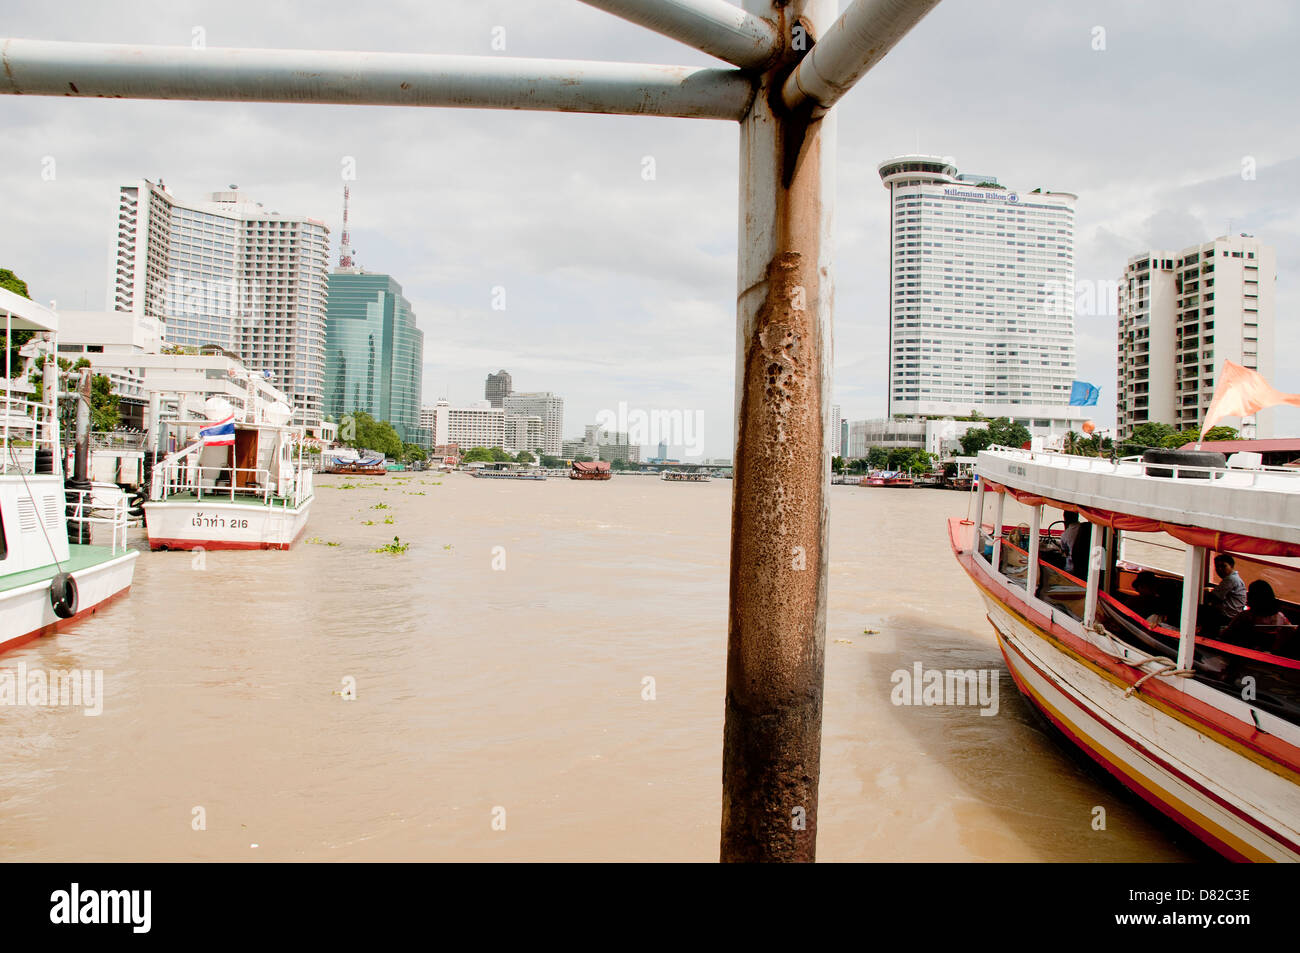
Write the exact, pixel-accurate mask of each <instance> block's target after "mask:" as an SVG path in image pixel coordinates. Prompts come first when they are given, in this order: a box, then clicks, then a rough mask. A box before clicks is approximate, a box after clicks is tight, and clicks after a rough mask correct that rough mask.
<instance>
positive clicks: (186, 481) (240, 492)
mask: <svg viewBox="0 0 1300 953" xmlns="http://www.w3.org/2000/svg"><path fill="white" fill-rule="evenodd" d="M304 472H306V471H304ZM241 474H243V475H244V478H243V480H242V481H241V479H240V475H241ZM223 477H224V481H223ZM161 479H162V484H161V495H160V496H159V499H160V500H165V499H167V497H169V496H174V495H177V494H180V493H193V494H194V495H195V496H197V497H198V498H199V499H200V500H202V499H208V498H213V499H220V498H222V497H225V498H227V499H229V500H230V502H232V503H233V502H235V500H236V499H237V498H238V499H248V498H255V499H260V500H261V501H262V502H263V503H269V502H270V501H271V496H272V491H273V489H274V487H273V485H272V482H271V473H270V471H269V470H262V469H256V468H250V467H229V466H215V467H205V466H200V465H199V464H198V459H197V454H186V455H181V456H177V457H176V458H174V459H171V460H169V461H167V463H166V464H165V465H164V466H163V467H162V478H161ZM299 482H301V481H299Z"/></svg>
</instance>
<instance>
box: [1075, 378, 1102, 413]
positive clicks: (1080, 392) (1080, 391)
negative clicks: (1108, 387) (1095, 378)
mask: <svg viewBox="0 0 1300 953" xmlns="http://www.w3.org/2000/svg"><path fill="white" fill-rule="evenodd" d="M1100 394H1101V388H1100V387H1098V386H1097V385H1096V384H1089V383H1088V382H1087V381H1075V382H1074V383H1073V384H1071V385H1070V406H1071V407H1096V406H1097V398H1098V396H1100Z"/></svg>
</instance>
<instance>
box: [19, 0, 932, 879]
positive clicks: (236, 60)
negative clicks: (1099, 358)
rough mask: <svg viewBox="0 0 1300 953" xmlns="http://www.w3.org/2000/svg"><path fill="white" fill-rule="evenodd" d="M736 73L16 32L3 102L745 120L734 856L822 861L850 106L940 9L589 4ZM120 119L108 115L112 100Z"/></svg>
mask: <svg viewBox="0 0 1300 953" xmlns="http://www.w3.org/2000/svg"><path fill="white" fill-rule="evenodd" d="M583 2H585V3H587V4H589V5H590V6H593V7H597V8H599V9H601V10H605V11H607V12H609V13H611V14H614V15H617V16H619V17H622V18H624V19H626V20H629V21H631V22H633V23H636V24H639V25H641V26H643V27H646V28H648V29H651V30H654V31H656V32H658V33H661V34H663V35H665V36H668V37H671V38H673V39H676V40H679V41H681V42H682V43H685V44H687V45H689V46H692V47H695V48H696V49H699V50H703V51H704V52H706V53H708V54H710V55H712V56H714V57H717V58H718V59H720V60H722V61H723V62H724V63H725V64H727V65H726V66H725V67H721V68H693V67H678V66H661V65H648V64H639V63H609V62H595V61H575V60H547V59H519V58H506V57H474V56H446V55H423V54H399V53H372V52H344V51H320V50H283V49H280V50H256V49H219V48H204V49H194V48H191V47H159V46H135V45H130V44H125V45H113V44H101V43H77V42H55V41H45V40H33V39H16V38H15V39H0V59H2V60H3V66H4V69H3V71H0V93H5V94H10V95H24V96H81V97H95V98H105V99H121V98H129V99H163V100H222V101H243V102H280V103H284V102H295V103H335V104H354V105H355V104H363V105H365V104H368V105H377V106H445V107H462V108H480V109H527V110H549V111H559V112H583V113H607V114H623V115H646V116H672V117H684V118H694V119H713V120H726V121H731V122H735V123H737V124H738V126H739V132H740V136H739V185H740V208H739V212H740V214H739V219H740V221H739V259H738V268H737V272H738V274H737V278H738V281H737V298H736V379H735V386H736V402H735V406H736V419H735V437H736V448H735V455H734V457H733V460H734V484H733V488H732V493H733V501H732V528H731V570H730V571H731V577H730V597H729V598H730V605H729V622H728V639H727V689H726V700H725V706H726V707H725V711H726V720H725V728H724V739H723V761H722V795H723V798H722V834H721V858H722V859H723V860H724V861H811V860H813V859H815V856H816V843H817V793H818V779H819V774H820V758H821V722H822V684H823V668H824V659H825V622H826V580H827V526H828V521H827V508H826V495H827V492H828V490H827V487H828V485H829V480H830V448H831V445H832V435H831V433H830V427H831V366H832V316H831V310H832V278H833V274H832V256H831V244H830V236H831V226H832V213H833V209H834V165H835V111H834V108H833V107H834V106H835V104H836V103H837V102H838V101H839V99H840V98H841V97H842V96H843V95H844V94H845V93H846V92H848V90H849V89H851V88H852V87H853V85H854V84H855V83H856V82H857V81H858V80H859V79H860V78H861V77H862V76H863V75H864V74H866V72H867V71H868V70H870V69H871V67H872V66H874V65H875V64H876V63H877V62H879V61H880V59H881V58H882V57H884V56H885V54H887V53H888V52H889V51H890V50H891V49H892V48H893V47H894V46H895V44H897V43H898V41H899V40H900V39H902V38H903V36H904V35H906V34H907V33H908V32H909V31H910V30H911V29H912V27H913V26H915V25H916V23H917V22H918V21H920V20H921V19H922V18H923V17H924V16H925V15H926V14H927V13H929V11H930V10H931V9H932V8H933V7H934V6H935V5H936V4H937V3H938V0H852V2H851V3H849V4H848V5H847V7H846V9H845V10H844V11H843V13H841V14H839V16H838V17H837V16H836V10H837V4H836V2H835V0H744V3H743V6H737V5H735V4H732V3H729V2H727V0H583ZM105 108H112V107H111V106H109V105H106V106H105Z"/></svg>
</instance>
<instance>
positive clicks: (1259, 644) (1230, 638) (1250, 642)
mask: <svg viewBox="0 0 1300 953" xmlns="http://www.w3.org/2000/svg"><path fill="white" fill-rule="evenodd" d="M1295 633H1296V627H1295V624H1294V623H1293V622H1292V621H1291V620H1290V619H1289V618H1288V617H1287V615H1286V613H1284V612H1283V611H1282V610H1281V608H1280V607H1279V605H1278V601H1277V596H1276V595H1274V594H1273V587H1272V586H1270V585H1269V584H1268V583H1267V582H1265V581H1264V580H1263V579H1256V580H1255V581H1254V582H1252V583H1251V584H1250V588H1249V589H1247V590H1246V609H1245V611H1243V612H1239V613H1238V614H1237V617H1236V618H1235V619H1233V620H1232V623H1231V624H1230V625H1229V626H1228V628H1227V630H1225V631H1224V633H1223V635H1222V637H1221V640H1222V641H1224V642H1229V643H1231V644H1232V645H1240V646H1241V647H1242V648H1246V649H1255V650H1256V651H1258V652H1272V653H1273V654H1275V655H1281V654H1285V653H1284V651H1283V650H1285V649H1289V648H1291V647H1293V645H1294V641H1295Z"/></svg>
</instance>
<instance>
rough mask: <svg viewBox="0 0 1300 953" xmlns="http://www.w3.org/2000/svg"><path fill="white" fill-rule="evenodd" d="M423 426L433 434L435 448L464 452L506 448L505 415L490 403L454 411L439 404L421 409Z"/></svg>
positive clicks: (477, 404) (449, 404) (458, 408)
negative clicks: (450, 447) (486, 448)
mask: <svg viewBox="0 0 1300 953" xmlns="http://www.w3.org/2000/svg"><path fill="white" fill-rule="evenodd" d="M420 426H421V427H422V428H425V429H427V430H429V431H430V432H431V433H432V434H433V445H434V446H435V447H445V446H446V445H447V444H449V443H454V444H456V446H458V447H460V449H461V450H462V451H464V450H470V449H472V448H474V447H489V448H490V447H501V448H502V449H505V446H506V439H505V438H506V412H505V411H504V410H502V409H501V408H500V407H493V406H492V405H491V404H489V403H488V402H487V401H482V402H480V403H476V404H470V405H468V406H465V407H453V406H452V405H451V402H450V401H446V400H440V401H438V402H437V403H436V404H434V406H432V407H423V408H421V409H420Z"/></svg>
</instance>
